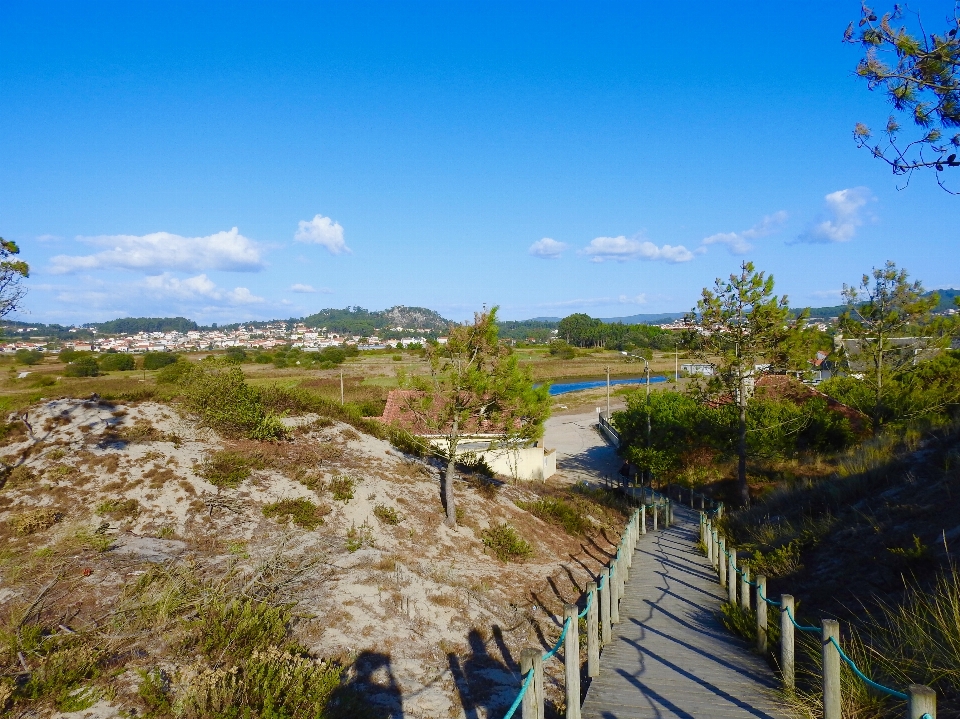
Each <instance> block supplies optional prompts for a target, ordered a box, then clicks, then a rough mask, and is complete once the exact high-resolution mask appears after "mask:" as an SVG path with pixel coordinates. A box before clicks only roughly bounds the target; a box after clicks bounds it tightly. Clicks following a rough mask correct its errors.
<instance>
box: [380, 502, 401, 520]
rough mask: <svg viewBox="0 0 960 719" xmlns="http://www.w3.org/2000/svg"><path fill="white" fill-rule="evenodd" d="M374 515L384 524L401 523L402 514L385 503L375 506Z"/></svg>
mask: <svg viewBox="0 0 960 719" xmlns="http://www.w3.org/2000/svg"><path fill="white" fill-rule="evenodd" d="M373 516H375V517H376V518H377V519H379V520H380V521H381V522H383V523H384V524H394V525H395V524H400V515H399V514H398V513H397V510H395V509H394V508H393V507H388V506H387V505H385V504H378V505H377V506H376V507H374V508H373Z"/></svg>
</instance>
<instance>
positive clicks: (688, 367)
mask: <svg viewBox="0 0 960 719" xmlns="http://www.w3.org/2000/svg"><path fill="white" fill-rule="evenodd" d="M680 371H681V372H683V374H685V375H686V376H687V377H693V376H695V375H696V376H699V377H713V375H714V374H716V368H715V367H714V366H713V365H712V364H706V363H699V362H688V363H686V364H682V365H680Z"/></svg>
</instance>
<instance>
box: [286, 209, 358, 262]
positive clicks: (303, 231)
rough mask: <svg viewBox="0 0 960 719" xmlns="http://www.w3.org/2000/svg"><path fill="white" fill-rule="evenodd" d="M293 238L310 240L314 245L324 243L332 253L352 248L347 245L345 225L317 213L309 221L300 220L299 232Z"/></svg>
mask: <svg viewBox="0 0 960 719" xmlns="http://www.w3.org/2000/svg"><path fill="white" fill-rule="evenodd" d="M293 239H294V240H296V241H297V242H309V243H310V244H313V245H323V246H324V247H326V248H327V249H328V250H329V251H330V253H331V254H334V255H339V254H342V253H344V252H346V253H348V254H349V253H350V252H352V250H351V249H350V248H349V247H347V243H346V242H344V239H343V227H342V226H341V225H340V223H339V222H334V221H333V220H331V219H330V218H329V217H324V216H323V215H316V216H315V217H314V218H313V219H312V220H310V221H309V222H308V221H307V220H300V222H299V224H298V225H297V232H296V234H294V236H293Z"/></svg>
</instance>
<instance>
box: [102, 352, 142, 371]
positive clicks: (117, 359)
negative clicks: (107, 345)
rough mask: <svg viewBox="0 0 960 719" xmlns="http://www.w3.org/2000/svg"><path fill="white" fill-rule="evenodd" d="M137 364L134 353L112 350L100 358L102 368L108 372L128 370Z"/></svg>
mask: <svg viewBox="0 0 960 719" xmlns="http://www.w3.org/2000/svg"><path fill="white" fill-rule="evenodd" d="M136 366H137V363H136V362H135V361H134V359H133V355H128V354H121V353H119V352H112V353H110V354H105V355H103V356H102V357H101V358H100V369H102V370H105V371H107V372H126V371H128V370H132V369H134V368H135V367H136Z"/></svg>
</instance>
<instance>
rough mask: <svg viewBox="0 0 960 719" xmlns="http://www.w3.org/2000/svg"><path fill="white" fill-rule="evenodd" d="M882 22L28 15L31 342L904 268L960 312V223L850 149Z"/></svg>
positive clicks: (731, 12) (13, 131) (535, 7)
mask: <svg viewBox="0 0 960 719" xmlns="http://www.w3.org/2000/svg"><path fill="white" fill-rule="evenodd" d="M952 6H953V3H952V2H947V1H946V0H941V1H940V2H925V3H917V4H915V5H913V7H915V8H917V9H919V10H920V11H921V12H922V14H923V17H924V19H925V21H926V22H927V23H928V24H933V25H939V26H942V25H943V22H942V21H940V22H939V23H938V22H937V20H938V19H939V18H941V17H942V16H945V15H946V13H947V12H948V11H949V10H950V9H951V8H952ZM858 12H859V3H857V2H854V1H852V0H851V1H849V2H848V1H846V0H844V1H843V2H840V1H837V0H832V1H831V2H811V3H807V4H804V6H803V7H802V8H786V7H785V6H783V5H782V4H778V3H766V2H746V3H692V2H689V3H647V2H634V3H623V4H621V3H597V2H593V3H558V2H551V3H542V4H538V3H515V2H507V3H494V2H483V3H466V2H454V3H450V2H437V3H409V2H405V3H401V2H389V3H361V2H350V3H330V4H323V3H292V2H280V3H250V4H244V3H222V4H216V3H177V2H163V3H128V2H123V3H107V2H98V3H72V2H71V3H44V2H36V1H31V2H12V1H11V0H3V2H0V46H2V47H3V49H4V51H3V53H2V55H0V97H2V98H3V111H2V112H0V235H2V236H4V237H6V238H7V239H12V240H15V241H17V242H18V243H19V244H20V246H21V248H22V251H23V256H24V257H25V258H26V259H27V260H28V261H29V262H30V264H31V266H32V268H33V273H32V275H31V278H30V280H29V281H28V287H29V289H30V293H29V295H28V296H27V299H26V303H25V311H24V312H23V313H21V315H20V318H21V319H27V320H30V319H33V320H35V321H42V322H64V323H80V322H86V321H96V320H105V319H111V318H114V317H119V316H127V315H135V316H142V315H149V316H165V315H177V314H181V315H185V316H188V317H192V318H194V319H197V320H200V321H204V322H211V321H216V322H229V321H239V320H245V319H266V318H272V317H290V316H301V315H304V314H309V313H311V312H315V311H317V310H318V309H321V308H323V307H344V306H348V305H361V306H364V307H367V308H370V309H381V308H384V307H388V306H392V305H395V304H405V305H421V306H427V307H431V308H434V309H436V310H438V311H440V312H441V313H442V314H444V315H445V316H447V317H450V318H453V319H465V318H467V317H469V316H471V315H472V312H473V311H474V310H475V309H479V308H480V306H481V305H482V304H483V303H486V304H487V305H491V304H499V305H500V306H501V308H502V310H501V314H502V316H503V317H505V318H508V319H522V318H526V317H533V316H543V315H549V316H563V315H566V314H569V313H571V312H575V311H585V312H588V313H590V314H593V315H594V316H622V315H631V314H636V313H654V312H666V311H684V310H687V309H689V308H690V307H691V306H692V305H693V303H694V302H695V301H696V298H697V296H698V294H699V291H700V289H701V288H702V287H703V286H705V285H709V284H712V282H713V279H714V278H715V277H717V276H721V275H727V274H729V273H730V272H732V271H734V270H735V269H736V268H737V266H738V264H739V262H740V261H741V259H743V258H746V259H750V260H753V261H754V262H755V263H756V264H757V265H758V266H759V267H760V268H761V269H765V270H767V271H770V272H772V273H773V274H774V275H775V277H776V280H777V289H778V291H780V292H785V293H787V294H789V295H790V297H791V300H792V303H793V304H796V305H800V304H807V305H814V306H817V305H824V304H835V303H836V302H838V300H839V292H838V291H839V289H840V288H841V286H842V285H843V283H844V282H847V283H852V282H856V281H857V280H858V278H859V277H860V275H861V274H862V273H863V272H866V271H868V270H869V269H870V268H871V267H872V266H874V265H880V264H882V263H883V262H884V261H885V260H888V259H891V260H894V261H896V262H897V263H898V264H900V265H901V266H904V267H906V268H907V269H908V270H909V271H910V272H911V275H912V276H914V277H917V278H919V279H921V280H923V282H924V284H925V285H926V286H927V287H932V288H935V287H950V286H955V287H960V262H958V260H960V224H958V223H957V216H958V212H957V209H958V207H960V205H958V202H960V200H958V199H957V198H955V197H951V196H949V195H947V194H946V193H944V192H943V191H942V190H940V189H939V188H938V187H937V186H936V184H935V182H934V181H933V178H932V177H920V176H916V177H915V178H914V179H913V181H912V183H911V185H910V187H909V188H907V189H905V190H902V191H900V190H898V189H897V184H898V180H897V178H894V177H893V176H891V174H890V172H889V169H888V168H887V166H886V165H885V164H883V163H881V162H879V161H876V160H873V159H872V158H871V157H870V156H869V155H868V154H867V153H866V152H864V151H861V150H857V148H856V147H855V145H854V143H853V140H852V136H851V130H852V128H853V125H854V123H855V122H857V121H866V122H867V123H868V124H873V125H874V126H876V125H881V124H882V123H883V122H884V121H885V118H886V116H887V113H888V107H887V105H886V103H885V101H884V100H883V98H882V97H880V96H879V95H876V94H871V93H869V92H868V91H867V90H866V88H865V87H864V86H863V85H862V83H860V82H858V81H857V79H856V78H855V77H854V75H853V69H854V68H855V66H856V63H857V60H858V58H859V50H858V49H857V48H856V47H853V46H850V45H844V44H842V43H841V42H840V40H841V36H842V33H843V30H844V28H845V27H846V25H847V23H848V22H849V21H850V20H852V19H856V18H857V17H858ZM548 240H549V241H548Z"/></svg>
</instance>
